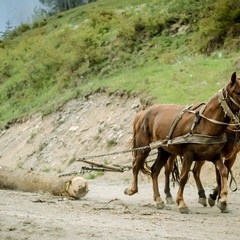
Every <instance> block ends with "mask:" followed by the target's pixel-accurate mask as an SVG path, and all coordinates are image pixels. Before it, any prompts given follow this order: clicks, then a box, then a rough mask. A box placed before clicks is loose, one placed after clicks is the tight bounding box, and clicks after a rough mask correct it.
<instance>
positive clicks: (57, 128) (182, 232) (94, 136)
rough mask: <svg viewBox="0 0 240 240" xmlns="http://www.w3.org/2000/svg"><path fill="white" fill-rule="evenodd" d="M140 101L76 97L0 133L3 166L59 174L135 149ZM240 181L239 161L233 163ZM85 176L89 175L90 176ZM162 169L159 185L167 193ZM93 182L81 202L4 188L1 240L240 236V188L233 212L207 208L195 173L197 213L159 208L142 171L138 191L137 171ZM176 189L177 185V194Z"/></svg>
mask: <svg viewBox="0 0 240 240" xmlns="http://www.w3.org/2000/svg"><path fill="white" fill-rule="evenodd" d="M141 108H142V103H141V101H140V100H139V99H138V98H137V97H136V98H135V97H128V96H126V95H121V94H120V95H112V96H107V95H104V94H102V93H99V94H95V95H92V96H88V97H86V98H83V99H74V100H72V101H70V102H68V103H67V104H66V105H64V106H62V107H61V108H59V110H58V111H57V112H55V113H53V114H51V115H48V116H46V117H42V116H41V114H36V115H34V116H31V117H29V118H27V119H25V120H22V121H18V122H16V123H14V124H12V125H11V126H10V127H9V128H8V129H5V130H2V131H1V132H0V165H4V166H8V167H12V168H24V169H30V168H31V169H35V170H36V171H44V172H48V171H49V172H51V173H53V174H59V173H68V172H71V171H75V170H81V167H82V166H83V165H84V164H82V163H80V162H78V161H76V160H77V158H79V157H82V156H86V155H95V154H97V155H98V154H104V153H110V152H116V151H122V150H126V149H129V148H130V147H129V141H130V139H131V134H132V127H131V125H132V121H133V118H134V116H135V114H136V112H137V111H139V110H140V109H141ZM131 158H132V157H131V154H124V155H114V156H109V157H104V158H97V159H93V160H94V161H97V162H102V163H105V164H106V163H107V164H125V163H131ZM233 172H234V176H235V178H236V180H237V183H238V185H239V183H240V161H237V162H236V163H235V165H234V168H233ZM84 176H85V177H87V175H86V174H85V175H84ZM201 176H202V180H203V184H204V186H205V187H206V192H207V194H209V193H210V192H211V188H213V187H214V185H215V170H214V168H213V166H212V165H211V164H210V163H207V164H205V166H204V168H203V171H202V175H201ZM162 179H163V173H161V175H160V187H161V189H160V190H161V193H162V194H163V185H162V184H163V181H162ZM88 181H89V189H90V192H89V193H88V194H87V195H86V196H85V197H84V198H83V199H81V200H71V199H67V198H63V197H54V196H52V195H50V194H43V193H25V192H17V191H10V190H0V239H3V240H5V239H7V240H13V239H16V240H22V239H29V240H31V239H32V240H35V239H46V240H48V239H49V240H52V239H58V240H59V239H67V240H68V239H71V240H72V239H81V240H82V239H127V240H129V239H175V240H176V239H177V240H179V239H184V240H187V239H196V240H199V239H208V240H210V239H213V240H215V239H240V232H239V227H240V193H239V190H238V191H237V192H234V193H233V192H229V208H230V209H231V210H232V212H231V213H229V214H221V213H220V210H219V209H218V208H217V207H213V208H210V207H205V208H204V207H202V206H201V205H199V204H198V203H197V200H198V196H197V190H196V187H195V184H194V182H193V180H192V176H191V177H190V179H189V183H188V184H187V187H186V191H185V194H184V196H185V200H186V203H187V204H188V206H189V208H190V211H191V213H190V214H188V215H182V214H180V213H179V211H178V209H177V207H176V205H172V206H166V208H165V209H164V210H157V209H156V208H155V205H154V202H153V198H152V186H151V183H150V182H149V180H148V179H147V178H146V177H145V176H140V183H139V193H137V194H136V195H134V196H131V197H130V196H126V195H124V193H123V192H124V189H125V188H127V187H129V186H130V181H131V172H130V171H126V172H124V173H110V172H109V173H105V174H104V175H102V176H98V177H95V179H94V180H88ZM176 191H177V187H176V188H174V189H173V195H174V196H175V195H176Z"/></svg>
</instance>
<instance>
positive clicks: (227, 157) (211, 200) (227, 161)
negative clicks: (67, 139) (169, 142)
mask: <svg viewBox="0 0 240 240" xmlns="http://www.w3.org/2000/svg"><path fill="white" fill-rule="evenodd" d="M226 133H227V143H226V144H225V145H224V147H223V149H222V151H221V154H222V157H223V159H224V165H225V166H226V167H227V170H228V175H229V172H230V171H231V168H232V166H233V164H234V162H235V160H236V157H237V154H238V152H239V151H240V144H239V142H238V141H239V139H238V138H239V136H238V135H239V134H238V132H233V130H231V129H229V130H227V131H226ZM175 161H176V158H175V156H174V155H172V156H170V158H169V160H168V161H167V163H166V165H165V187H164V193H165V195H166V202H167V203H168V204H172V203H173V199H172V194H171V191H170V174H171V172H172V171H173V169H174V163H175ZM204 163H205V161H199V162H195V164H194V167H193V169H192V173H193V177H194V179H195V182H196V184H197V189H198V196H199V198H198V203H200V204H202V205H203V206H204V207H206V206H207V200H206V199H207V198H206V194H205V190H204V188H203V185H202V183H201V180H200V172H201V169H202V166H203V165H204ZM216 179H217V183H220V181H221V179H220V176H219V172H218V170H217V169H216ZM219 187H220V186H217V187H216V188H215V189H214V190H213V193H212V194H210V195H209V197H208V204H209V205H210V206H211V207H212V206H214V205H215V201H216V199H217V197H218V196H219V191H220V190H219Z"/></svg>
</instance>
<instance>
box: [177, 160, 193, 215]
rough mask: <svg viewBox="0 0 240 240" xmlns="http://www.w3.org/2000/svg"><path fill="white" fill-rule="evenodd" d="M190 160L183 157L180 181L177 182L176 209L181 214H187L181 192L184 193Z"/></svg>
mask: <svg viewBox="0 0 240 240" xmlns="http://www.w3.org/2000/svg"><path fill="white" fill-rule="evenodd" d="M190 159H191V158H187V157H186V156H183V165H182V171H181V175H180V180H179V189H178V192H177V198H176V202H177V205H178V209H179V211H180V212H181V213H189V210H188V207H187V205H186V204H185V202H184V199H183V192H184V187H185V185H186V183H187V180H188V174H189V171H190V167H191V164H192V160H190Z"/></svg>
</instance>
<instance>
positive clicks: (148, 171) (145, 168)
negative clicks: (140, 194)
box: [131, 111, 151, 176]
mask: <svg viewBox="0 0 240 240" xmlns="http://www.w3.org/2000/svg"><path fill="white" fill-rule="evenodd" d="M142 113H143V111H140V112H138V113H137V115H136V116H135V118H134V120H133V136H132V139H131V146H132V149H134V148H136V147H137V146H136V134H137V131H138V126H139V124H140V122H139V119H140V117H141V115H142ZM132 154H133V156H134V158H135V157H136V155H137V151H133V152H132ZM139 170H140V171H141V172H142V173H143V174H145V175H147V176H151V168H150V167H149V166H148V164H147V162H146V161H144V164H143V165H141V166H140V169H139Z"/></svg>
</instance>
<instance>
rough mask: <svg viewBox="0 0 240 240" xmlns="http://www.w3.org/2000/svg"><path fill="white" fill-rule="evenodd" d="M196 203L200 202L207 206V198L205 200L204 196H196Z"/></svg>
mask: <svg viewBox="0 0 240 240" xmlns="http://www.w3.org/2000/svg"><path fill="white" fill-rule="evenodd" d="M198 203H200V204H201V205H203V206H204V207H206V206H207V200H206V198H202V197H200V198H198Z"/></svg>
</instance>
